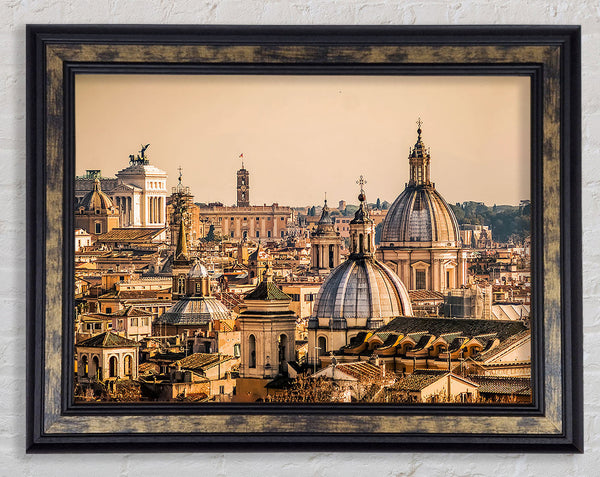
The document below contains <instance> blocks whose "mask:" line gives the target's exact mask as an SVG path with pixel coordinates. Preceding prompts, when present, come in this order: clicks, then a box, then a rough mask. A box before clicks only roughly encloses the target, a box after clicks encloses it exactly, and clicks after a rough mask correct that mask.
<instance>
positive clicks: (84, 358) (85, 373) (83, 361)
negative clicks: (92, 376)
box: [81, 354, 89, 377]
mask: <svg viewBox="0 0 600 477" xmlns="http://www.w3.org/2000/svg"><path fill="white" fill-rule="evenodd" d="M88 371H89V370H88V357H87V355H86V354H84V355H83V356H82V357H81V375H82V376H85V377H87V376H88Z"/></svg>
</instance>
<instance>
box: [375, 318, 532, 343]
mask: <svg viewBox="0 0 600 477" xmlns="http://www.w3.org/2000/svg"><path fill="white" fill-rule="evenodd" d="M525 329H526V328H525V325H524V324H523V323H522V322H518V321H500V320H470V319H469V320H467V319H462V318H416V317H406V316H401V317H398V318H394V319H393V320H392V321H390V322H389V323H388V324H387V325H385V326H382V327H381V328H379V329H378V330H377V332H378V333H383V332H394V333H403V334H409V333H415V332H422V331H423V330H427V332H428V333H430V334H432V335H435V336H440V335H442V334H445V333H456V332H460V333H461V334H462V335H464V336H466V337H473V336H479V335H484V334H491V333H496V334H497V336H498V339H500V341H503V340H506V339H507V338H509V337H511V336H513V335H516V334H517V333H520V332H522V331H524V330H525Z"/></svg>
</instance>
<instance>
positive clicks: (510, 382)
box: [469, 376, 531, 396]
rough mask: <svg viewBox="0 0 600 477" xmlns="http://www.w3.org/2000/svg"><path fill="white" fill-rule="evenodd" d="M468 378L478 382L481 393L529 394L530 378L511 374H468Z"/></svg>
mask: <svg viewBox="0 0 600 477" xmlns="http://www.w3.org/2000/svg"><path fill="white" fill-rule="evenodd" d="M469 379H470V380H471V381H473V382H475V383H477V384H479V392H480V393H482V394H488V393H489V394H515V395H519V396H530V395H531V379H530V378H517V377H512V376H469Z"/></svg>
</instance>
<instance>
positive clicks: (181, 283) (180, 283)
mask: <svg viewBox="0 0 600 477" xmlns="http://www.w3.org/2000/svg"><path fill="white" fill-rule="evenodd" d="M177 293H179V294H180V295H185V275H179V278H178V279H177Z"/></svg>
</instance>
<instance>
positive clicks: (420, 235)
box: [381, 118, 460, 247]
mask: <svg viewBox="0 0 600 477" xmlns="http://www.w3.org/2000/svg"><path fill="white" fill-rule="evenodd" d="M417 124H418V126H419V128H418V129H417V135H418V136H417V142H416V143H415V145H414V147H413V148H412V149H411V150H410V152H409V154H408V163H409V168H410V173H409V182H408V184H407V185H406V188H405V189H404V191H403V192H402V194H400V195H399V196H398V198H397V199H396V200H395V201H394V203H393V204H392V207H390V210H389V211H388V213H387V215H386V216H385V220H384V222H383V230H382V231H381V243H382V245H384V246H386V245H387V246H400V247H402V246H410V247H415V246H416V247H434V246H442V247H458V246H459V245H460V232H459V228H458V222H457V221H456V217H455V216H454V212H452V209H451V208H450V206H449V205H448V204H447V203H446V201H445V200H444V199H443V198H442V196H441V195H440V194H439V193H438V192H437V191H436V190H435V184H434V183H433V182H431V180H430V177H429V176H430V162H431V155H430V153H429V149H428V148H426V147H425V144H423V138H422V137H421V133H422V130H421V125H422V124H423V123H422V121H421V118H419V120H418V121H417ZM403 242H404V243H405V242H410V244H403ZM392 244H393V245H392Z"/></svg>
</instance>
